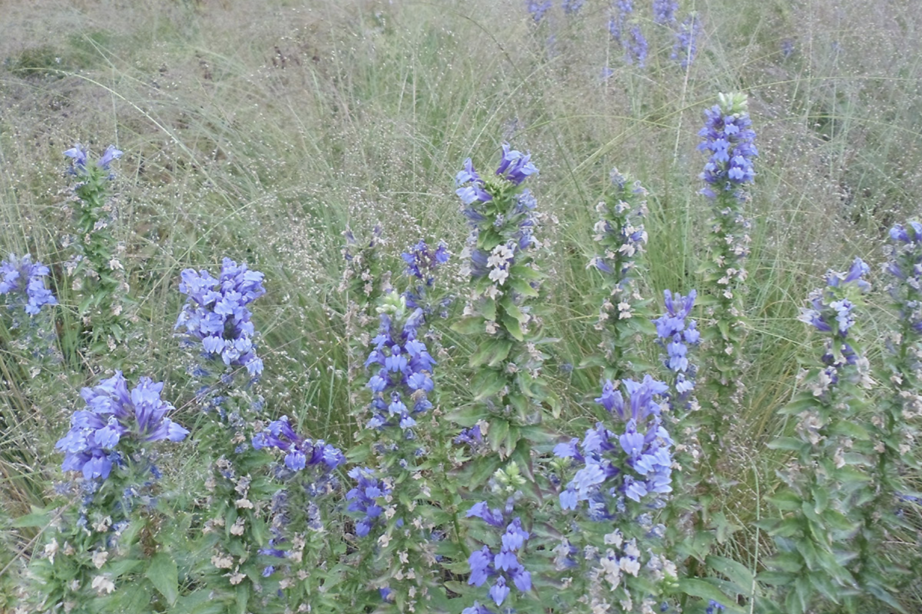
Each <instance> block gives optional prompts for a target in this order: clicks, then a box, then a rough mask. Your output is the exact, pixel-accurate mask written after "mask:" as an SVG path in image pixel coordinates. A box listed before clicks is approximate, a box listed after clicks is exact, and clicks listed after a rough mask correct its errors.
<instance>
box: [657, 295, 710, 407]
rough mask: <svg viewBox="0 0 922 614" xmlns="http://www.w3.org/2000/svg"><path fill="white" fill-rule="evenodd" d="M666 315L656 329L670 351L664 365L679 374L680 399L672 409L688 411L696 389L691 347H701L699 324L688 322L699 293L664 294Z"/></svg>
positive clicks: (661, 341)
mask: <svg viewBox="0 0 922 614" xmlns="http://www.w3.org/2000/svg"><path fill="white" fill-rule="evenodd" d="M663 294H664V297H665V305H666V313H665V314H664V315H662V316H661V317H659V318H657V319H655V320H653V324H655V325H656V335H657V337H659V339H658V342H659V344H660V345H661V346H663V347H664V348H665V349H666V354H667V357H666V359H665V360H664V361H663V364H665V365H666V368H667V369H669V370H670V371H672V372H673V373H675V377H676V381H675V391H676V394H678V395H679V397H678V398H677V399H675V400H674V401H673V402H672V408H673V409H678V408H680V407H681V408H683V409H685V408H687V403H688V396H689V395H690V393H691V391H692V390H694V388H695V374H696V368H695V365H693V364H690V363H689V362H688V346H690V345H697V344H698V342H699V341H700V340H701V333H700V332H698V322H697V321H696V320H692V321H691V322H688V323H687V324H686V318H688V316H689V314H691V310H692V307H694V305H695V297H696V296H697V292H696V291H695V290H692V291H691V292H689V293H688V296H682V295H680V294H677V295H675V296H674V297H673V295H672V292H670V291H669V290H666V291H665V292H664V293H663Z"/></svg>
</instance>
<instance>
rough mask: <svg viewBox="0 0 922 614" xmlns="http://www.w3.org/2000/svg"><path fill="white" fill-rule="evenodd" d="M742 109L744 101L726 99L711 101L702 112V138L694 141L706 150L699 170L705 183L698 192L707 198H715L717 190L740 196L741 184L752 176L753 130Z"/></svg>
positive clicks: (750, 179)
mask: <svg viewBox="0 0 922 614" xmlns="http://www.w3.org/2000/svg"><path fill="white" fill-rule="evenodd" d="M722 106H723V108H722ZM744 109H745V102H742V103H739V104H736V103H734V101H730V102H728V103H727V104H724V105H714V106H713V107H711V108H710V109H707V110H705V112H704V115H705V118H706V121H705V124H704V127H703V128H702V129H701V130H700V131H699V132H698V136H700V137H701V138H702V139H704V140H703V141H702V142H701V143H700V144H699V145H698V150H699V151H706V152H709V153H710V159H709V160H708V162H707V164H706V165H705V166H704V172H703V173H701V179H703V180H704V181H705V182H706V183H707V184H708V185H707V186H706V187H705V188H704V189H703V190H702V194H704V195H705V196H707V197H708V198H712V199H713V198H716V197H717V195H718V194H719V193H721V192H725V193H730V194H733V195H734V196H736V197H737V198H738V199H740V200H742V199H743V198H744V196H743V192H742V191H741V188H742V186H743V185H744V184H747V183H752V181H753V180H754V179H755V171H754V170H753V168H752V159H753V158H755V157H756V156H758V155H759V153H758V150H757V149H756V147H755V145H753V144H752V143H753V140H754V139H755V132H754V131H753V130H752V129H751V128H750V126H752V121H751V120H750V119H749V113H747V112H746V111H745V110H744Z"/></svg>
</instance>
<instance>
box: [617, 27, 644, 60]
mask: <svg viewBox="0 0 922 614" xmlns="http://www.w3.org/2000/svg"><path fill="white" fill-rule="evenodd" d="M629 34H630V38H625V39H624V40H623V41H622V44H623V45H624V51H625V53H624V61H625V62H627V63H628V64H633V63H634V62H636V63H637V66H639V67H640V68H643V66H644V64H645V63H646V61H647V49H648V44H647V39H646V37H645V36H644V35H643V32H642V31H641V29H640V26H637V25H634V26H631V29H630V32H629Z"/></svg>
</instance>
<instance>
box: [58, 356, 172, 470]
mask: <svg viewBox="0 0 922 614" xmlns="http://www.w3.org/2000/svg"><path fill="white" fill-rule="evenodd" d="M162 390H163V384H162V383H155V382H154V381H153V380H151V379H150V378H149V377H142V378H141V379H140V380H139V381H138V385H137V386H136V387H135V388H134V389H132V390H131V391H129V390H128V383H127V381H126V380H125V378H124V376H123V375H122V372H121V371H116V372H115V375H114V376H112V377H111V378H108V379H104V380H102V381H101V382H100V383H99V385H97V386H95V387H93V388H84V389H83V390H81V392H80V396H81V397H83V400H84V402H85V403H86V406H87V409H85V410H79V411H77V412H75V413H74V415H73V417H72V418H71V428H70V431H68V433H67V435H65V436H64V437H62V438H61V439H59V440H58V442H57V444H56V445H55V449H57V450H61V451H63V452H64V463H63V464H62V465H61V468H62V469H63V470H64V471H81V472H82V473H83V476H84V478H86V479H87V480H95V479H103V480H105V479H106V478H107V477H109V473H110V472H111V470H112V466H113V462H119V461H120V459H121V455H120V453H119V452H118V451H115V448H116V447H117V446H118V445H119V444H120V443H121V442H122V441H125V440H133V441H135V442H137V443H148V442H154V441H160V440H163V439H168V440H170V441H173V442H179V441H182V440H183V439H185V437H186V435H188V434H189V431H188V430H186V429H185V428H183V427H182V426H180V425H178V424H176V423H175V422H173V421H172V420H170V419H169V418H167V417H166V414H167V413H169V412H170V411H172V410H173V409H174V408H173V406H172V405H170V404H169V403H167V402H166V401H164V400H163V399H161V397H160V394H161V392H162Z"/></svg>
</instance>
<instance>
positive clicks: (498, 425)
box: [487, 418, 509, 452]
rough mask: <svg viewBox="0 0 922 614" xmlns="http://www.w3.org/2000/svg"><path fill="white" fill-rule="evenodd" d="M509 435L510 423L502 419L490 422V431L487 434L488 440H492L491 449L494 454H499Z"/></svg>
mask: <svg viewBox="0 0 922 614" xmlns="http://www.w3.org/2000/svg"><path fill="white" fill-rule="evenodd" d="M508 433H509V423H508V422H506V421H505V420H503V419H502V418H493V419H492V420H490V430H489V431H488V432H487V439H489V440H490V449H491V450H493V451H494V452H499V449H500V445H501V444H503V443H504V442H505V439H506V435H507V434H508Z"/></svg>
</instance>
